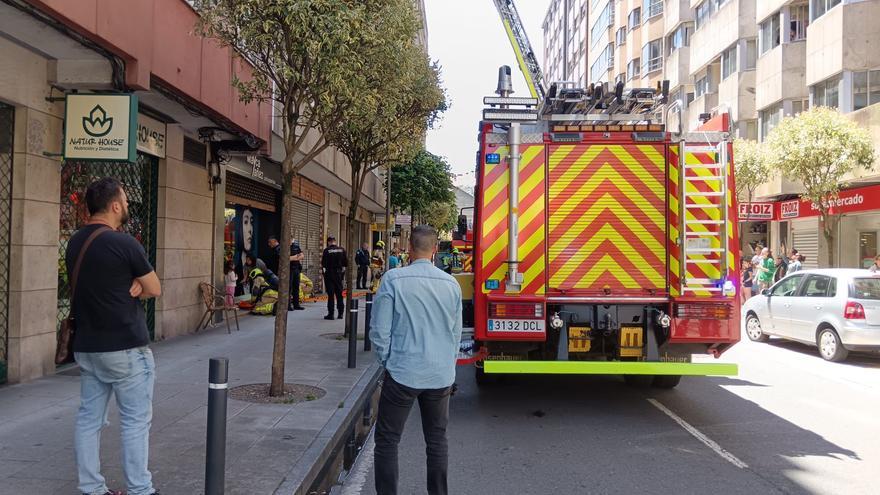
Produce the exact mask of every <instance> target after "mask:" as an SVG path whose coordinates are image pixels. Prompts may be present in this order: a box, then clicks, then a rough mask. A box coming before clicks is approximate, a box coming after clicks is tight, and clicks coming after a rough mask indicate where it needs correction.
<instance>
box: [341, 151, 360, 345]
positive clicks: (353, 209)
mask: <svg viewBox="0 0 880 495" xmlns="http://www.w3.org/2000/svg"><path fill="white" fill-rule="evenodd" d="M360 169H361V167H357V168H355V166H354V164H352V174H351V175H352V177H351V200H350V201H349V206H348V219H347V220H346V226H345V231H346V232H347V235H346V239H345V255H346V259H345V263H346V267H345V309H346V315H348V311H349V310H350V309H351V301H352V300H353V299H354V291H353V290H352V287H353V284H352V276H353V274H352V272H351V267H352V266H353V264H354V252H355V251H356V250H357V240H356V239H355V238H354V236H355V232H354V225H355V220H356V217H357V209H358V204H360V199H361V191H360V188H359V187H358V186H359V185H360V183H361V181H360V175H361V174H360ZM355 171H357V173H354V172H355ZM350 331H352V328H351V324H350V321H349V319H348V318H346V319H345V332H344V333H343V335H345V336H346V337H347V336H348V332H350ZM354 331H355V332H357V329H356V328H355V329H354ZM355 337H357V335H355Z"/></svg>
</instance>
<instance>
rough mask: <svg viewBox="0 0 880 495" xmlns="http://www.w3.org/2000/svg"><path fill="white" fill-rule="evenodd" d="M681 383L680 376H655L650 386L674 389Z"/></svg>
mask: <svg viewBox="0 0 880 495" xmlns="http://www.w3.org/2000/svg"><path fill="white" fill-rule="evenodd" d="M680 382H681V375H656V376H655V377H654V381H653V383H651V385H653V386H654V388H667V389H668V388H675V387H677V386H678V384H679V383H680Z"/></svg>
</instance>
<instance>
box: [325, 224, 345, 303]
mask: <svg viewBox="0 0 880 495" xmlns="http://www.w3.org/2000/svg"><path fill="white" fill-rule="evenodd" d="M346 265H348V256H347V255H346V254H345V249H343V248H341V247H339V246H337V245H336V237H334V236H332V235H331V236H329V237H327V247H326V248H325V249H324V253H323V254H322V255H321V268H322V269H323V270H324V290H325V291H327V316H325V317H324V319H325V320H332V319H333V299H336V309H337V311H338V312H339V317H338V318H339V319H340V320H341V319H342V318H343V316H344V315H345V299H343V298H342V276H343V275H344V274H345V267H346Z"/></svg>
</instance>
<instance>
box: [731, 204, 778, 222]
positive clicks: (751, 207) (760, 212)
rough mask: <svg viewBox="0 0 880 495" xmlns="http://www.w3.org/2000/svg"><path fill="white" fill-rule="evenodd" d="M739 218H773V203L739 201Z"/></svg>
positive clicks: (748, 219)
mask: <svg viewBox="0 0 880 495" xmlns="http://www.w3.org/2000/svg"><path fill="white" fill-rule="evenodd" d="M739 219H740V220H742V221H751V220H773V203H740V204H739Z"/></svg>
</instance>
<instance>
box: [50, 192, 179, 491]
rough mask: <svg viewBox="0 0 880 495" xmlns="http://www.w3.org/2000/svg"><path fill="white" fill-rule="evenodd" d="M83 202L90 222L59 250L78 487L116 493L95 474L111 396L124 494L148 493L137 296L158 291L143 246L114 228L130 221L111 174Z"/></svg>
mask: <svg viewBox="0 0 880 495" xmlns="http://www.w3.org/2000/svg"><path fill="white" fill-rule="evenodd" d="M86 204H87V206H88V210H89V214H90V215H91V218H90V220H89V223H88V224H86V226H84V227H83V228H81V229H79V230H78V231H77V232H76V233H74V234H73V236H72V237H71V238H70V241H69V242H68V244H67V252H66V254H65V263H66V265H67V273H70V274H72V279H71V294H73V295H74V296H73V297H74V299H72V300H71V301H70V305H71V314H72V316H73V318H74V320H75V321H76V333H75V338H74V342H73V350H74V356H75V357H76V361H77V363H79V366H80V406H79V411H78V412H77V417H76V428H75V438H74V447H75V450H76V465H77V471H78V478H79V485H78V488H79V491H80V492H82V493H83V494H86V495H115V494H120V493H122V492H117V491H114V490H110V489H109V488H107V484H106V482H105V480H104V477H103V476H101V472H100V469H101V461H100V447H101V430H103V429H104V426H106V424H107V407H108V402H109V400H110V396H111V395H115V397H116V404H117V406H118V407H119V417H120V426H121V430H122V468H123V471H124V473H125V482H126V485H127V490H128V494H129V495H148V494H154V493H157V492H156V491H155V490H154V489H153V482H152V475H151V474H150V471H149V469H148V456H149V441H150V424H151V421H152V417H153V383H154V382H155V379H156V375H155V362H154V361H153V353H152V352H151V351H150V349H149V347H147V345H148V344H149V342H150V337H149V333H148V332H147V320H146V317H145V315H144V306H143V304H142V303H141V300H144V299H149V298H152V297H158V296H159V295H160V294H161V292H162V290H161V287H160V284H159V278H158V277H157V276H156V272H155V271H154V270H153V267H152V266H151V265H150V262H149V261H148V260H147V254H146V252H145V251H144V248H143V246H141V245H140V243H139V242H138V241H137V240H135V238H134V237H132V236H130V235H128V234H125V233H122V232H117V229H119V228H120V227H121V226H122V225H125V223H126V222H127V221H128V219H129V214H128V198H127V197H126V194H125V191H124V190H123V188H122V184H121V183H120V182H119V181H117V180H116V179H113V178H109V177H106V178H103V179H99V180H97V181H95V182H93V183H92V184H90V185H89V187H88V189H87V190H86ZM78 264H79V265H80V266H79V267H78V269H77V266H76V265H78ZM75 296H79V297H75Z"/></svg>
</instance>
